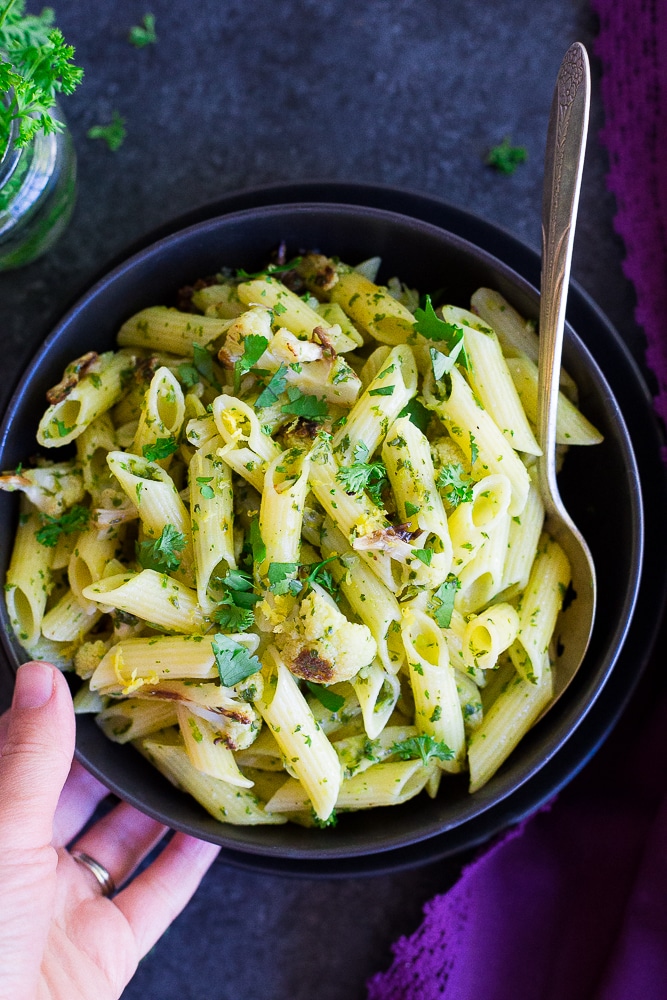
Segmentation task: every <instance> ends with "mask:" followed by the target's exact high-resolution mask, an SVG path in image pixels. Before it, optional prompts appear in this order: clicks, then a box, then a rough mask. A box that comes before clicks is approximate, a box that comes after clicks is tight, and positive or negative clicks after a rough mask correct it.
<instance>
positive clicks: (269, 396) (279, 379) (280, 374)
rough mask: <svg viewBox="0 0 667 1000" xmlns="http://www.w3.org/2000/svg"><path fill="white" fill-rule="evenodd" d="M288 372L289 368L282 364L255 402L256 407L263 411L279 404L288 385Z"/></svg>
mask: <svg viewBox="0 0 667 1000" xmlns="http://www.w3.org/2000/svg"><path fill="white" fill-rule="evenodd" d="M286 371H287V366H286V365H283V364H281V365H280V367H279V368H278V369H277V371H275V372H274V373H273V375H272V376H271V379H270V380H269V382H268V384H267V385H265V386H264V388H263V389H262V391H261V392H260V394H259V396H258V397H257V399H256V400H255V406H256V407H258V408H259V409H263V408H264V407H265V406H274V405H275V404H276V403H277V402H278V398H279V396H280V395H281V394H282V393H283V392H284V391H285V385H286V383H287V379H286V378H285V372H286Z"/></svg>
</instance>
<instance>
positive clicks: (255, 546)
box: [249, 517, 266, 563]
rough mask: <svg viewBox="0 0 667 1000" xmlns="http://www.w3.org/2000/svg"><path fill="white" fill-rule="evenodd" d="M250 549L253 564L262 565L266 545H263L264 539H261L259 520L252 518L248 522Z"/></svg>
mask: <svg viewBox="0 0 667 1000" xmlns="http://www.w3.org/2000/svg"><path fill="white" fill-rule="evenodd" d="M249 536H250V537H249V541H250V548H251V549H252V558H253V562H255V563H263V562H264V560H265V559H266V545H265V544H264V539H263V538H262V535H261V532H260V530H259V518H258V517H254V518H253V519H252V521H251V522H250V532H249Z"/></svg>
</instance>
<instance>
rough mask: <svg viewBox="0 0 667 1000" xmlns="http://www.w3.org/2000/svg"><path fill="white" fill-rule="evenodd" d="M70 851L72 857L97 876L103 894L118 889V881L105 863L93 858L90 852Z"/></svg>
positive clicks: (108, 893) (105, 894)
mask: <svg viewBox="0 0 667 1000" xmlns="http://www.w3.org/2000/svg"><path fill="white" fill-rule="evenodd" d="M69 853H70V857H72V858H74V860H75V861H78V862H79V864H80V865H83V866H84V868H87V869H88V871H89V872H91V873H92V874H93V875H94V876H95V878H96V879H97V881H98V883H99V886H100V889H101V890H102V895H103V896H111V895H113V893H114V892H115V891H116V883H115V882H114V880H113V878H112V877H111V874H110V873H109V872H108V871H107V869H106V868H105V867H104V865H101V864H100V863H99V861H96V860H95V858H91V856H90V854H86V852H85V851H77V850H72V851H70V852H69Z"/></svg>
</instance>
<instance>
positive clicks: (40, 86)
mask: <svg viewBox="0 0 667 1000" xmlns="http://www.w3.org/2000/svg"><path fill="white" fill-rule="evenodd" d="M53 20H54V13H53V10H51V8H49V7H45V8H44V10H43V11H42V13H41V14H26V13H25V0H0V92H1V94H2V95H3V96H4V98H5V99H4V100H2V101H0V145H5V144H6V143H7V141H8V139H9V135H10V129H11V124H12V122H13V121H17V122H18V125H19V132H18V136H17V139H16V146H17V147H18V148H21V147H24V146H27V145H29V144H30V143H31V142H32V141H33V139H34V138H35V136H36V135H37V133H38V132H42V131H43V132H45V133H47V134H48V133H51V132H61V131H62V130H63V128H64V125H63V123H62V122H61V121H59V120H58V119H57V118H54V116H53V114H52V113H51V112H52V109H53V107H54V105H55V103H56V94H59V93H62V94H71V93H72V92H73V91H74V90H75V89H76V87H77V86H78V85H79V83H80V82H81V80H82V78H83V69H81V67H80V66H75V65H74V64H73V63H72V59H73V57H74V47H73V46H72V45H67V44H66V42H65V39H64V38H63V34H62V32H61V31H60V30H59V29H58V28H55V27H53Z"/></svg>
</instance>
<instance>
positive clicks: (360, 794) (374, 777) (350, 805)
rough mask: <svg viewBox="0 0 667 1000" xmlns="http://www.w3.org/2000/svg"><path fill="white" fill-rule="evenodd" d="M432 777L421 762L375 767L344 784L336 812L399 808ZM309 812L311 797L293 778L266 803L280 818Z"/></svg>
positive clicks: (355, 775)
mask: <svg viewBox="0 0 667 1000" xmlns="http://www.w3.org/2000/svg"><path fill="white" fill-rule="evenodd" d="M430 775H431V768H430V767H425V766H424V764H422V762H421V761H420V760H400V761H386V762H385V763H383V764H374V765H373V767H369V768H368V770H365V771H362V772H360V773H358V774H354V775H353V776H352V777H351V778H346V779H345V780H344V781H343V782H342V784H341V787H340V792H339V794H338V799H337V801H336V803H335V806H336V808H337V809H375V808H376V807H379V806H398V805H401V804H402V803H403V802H407V801H408V800H409V799H412V798H414V796H415V795H418V794H419V792H421V791H422V789H423V788H424V786H425V785H426V782H427V781H428V779H429V777H430ZM307 809H308V796H307V795H306V793H305V789H304V788H303V787H302V786H301V784H300V783H299V782H298V781H296V780H295V779H294V778H288V779H287V781H286V782H285V783H284V784H283V785H281V786H280V788H279V789H278V791H277V792H276V793H275V795H274V796H273V798H271V799H269V801H268V802H267V803H266V811H267V812H268V813H274V814H278V815H280V814H281V813H303V812H305V811H306V810H307Z"/></svg>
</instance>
